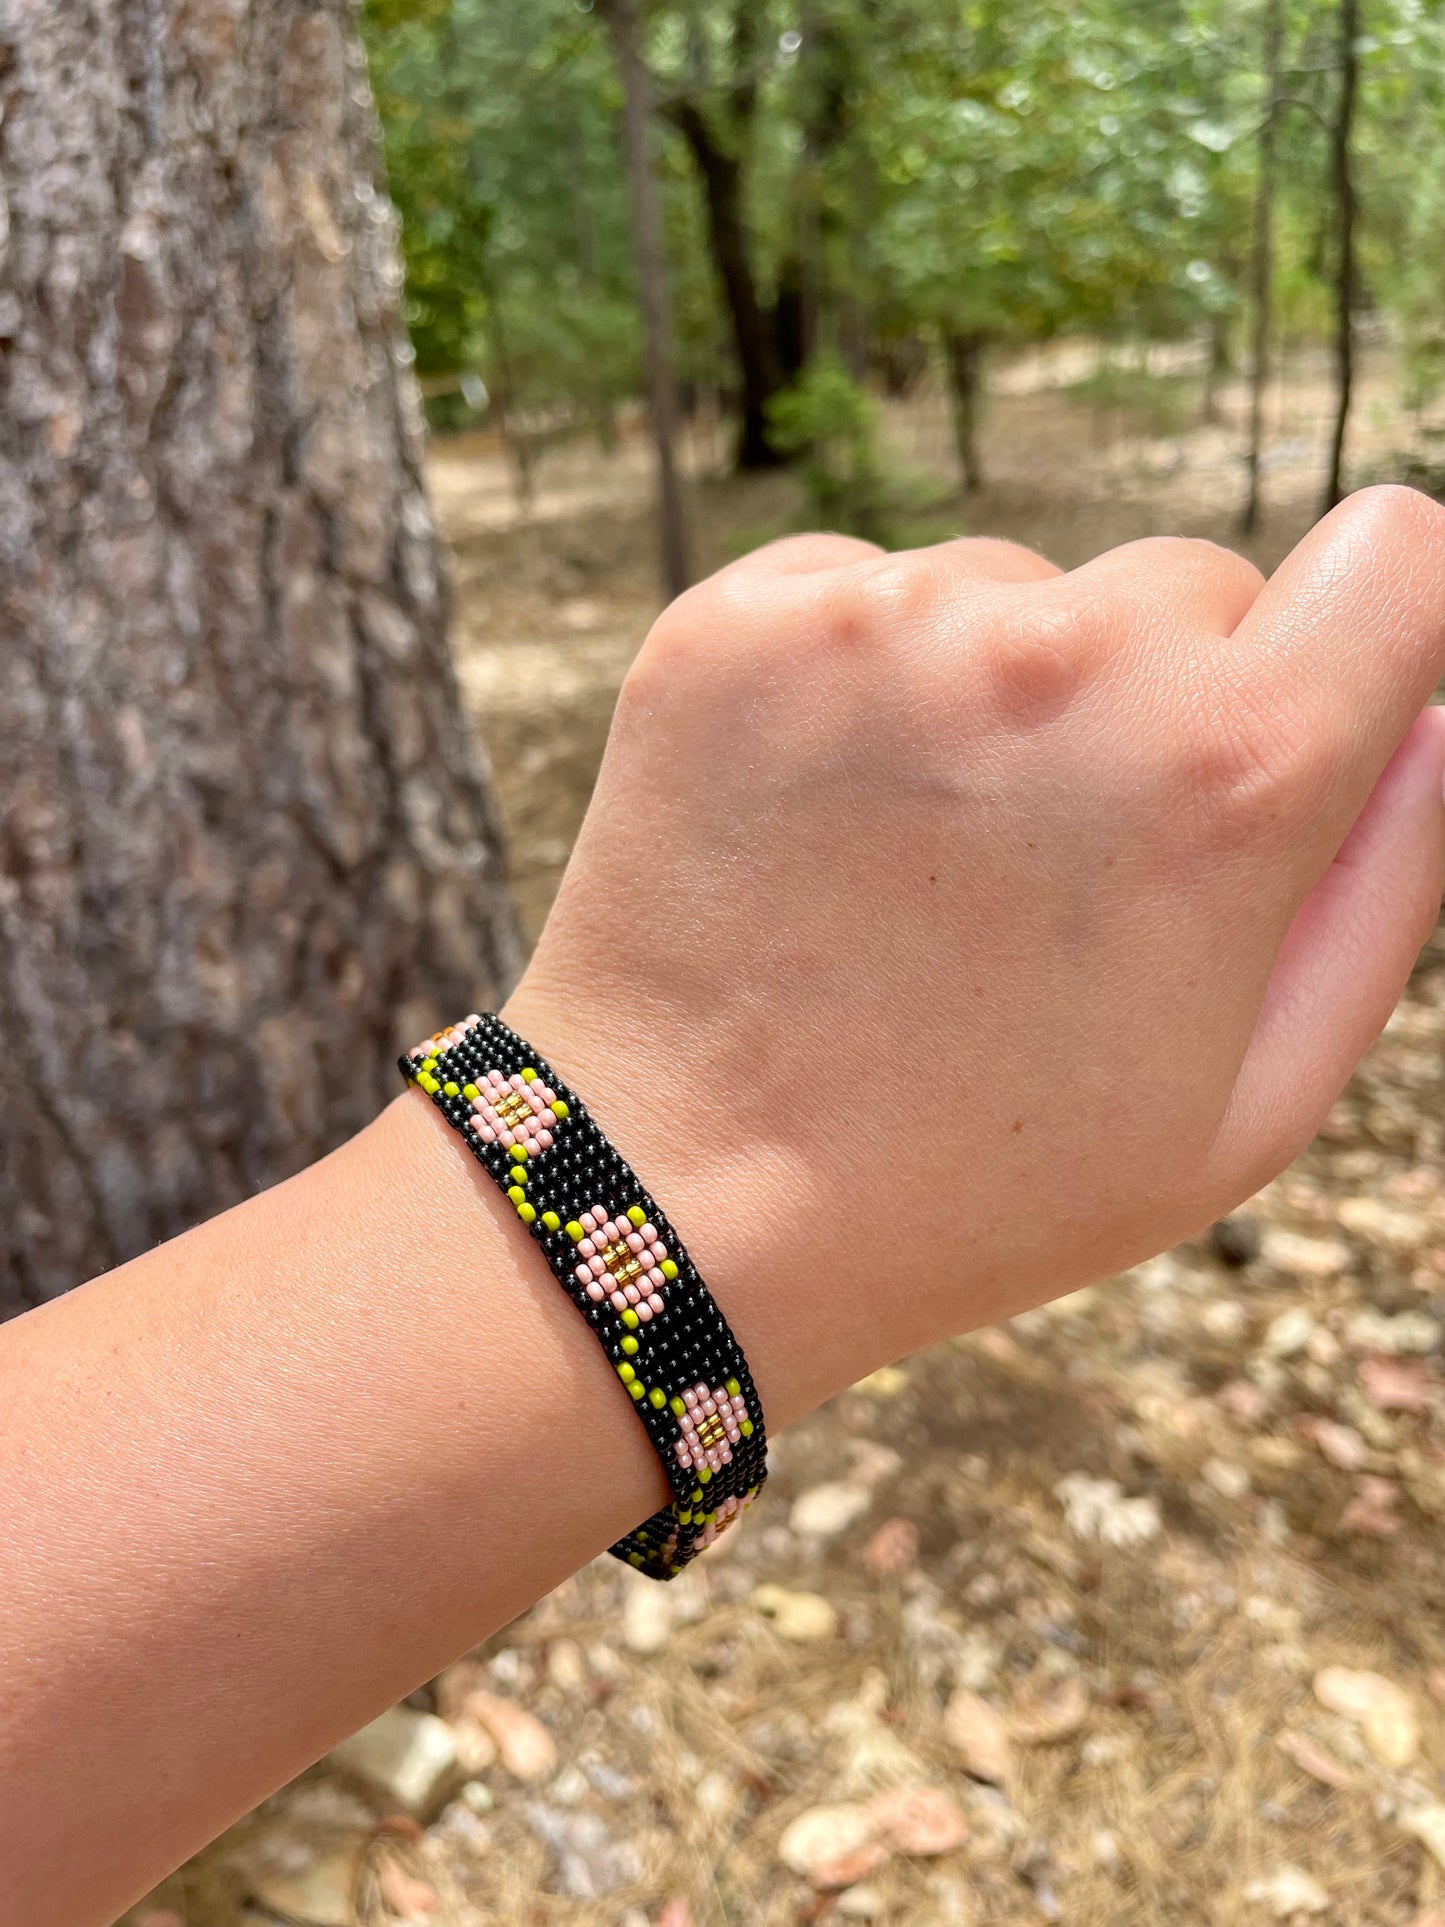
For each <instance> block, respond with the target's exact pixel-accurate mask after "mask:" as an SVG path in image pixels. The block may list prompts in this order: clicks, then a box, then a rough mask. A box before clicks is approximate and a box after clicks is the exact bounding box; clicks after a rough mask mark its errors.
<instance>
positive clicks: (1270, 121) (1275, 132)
mask: <svg viewBox="0 0 1445 1927" xmlns="http://www.w3.org/2000/svg"><path fill="white" fill-rule="evenodd" d="M1283 59H1284V0H1265V15H1264V87H1265V103H1264V118H1263V120H1262V121H1261V122H1260V129H1259V183H1258V187H1257V190H1256V194H1255V203H1254V263H1253V267H1254V276H1253V279H1254V340H1253V344H1252V349H1251V354H1250V370H1249V452H1248V454H1247V456H1246V457H1245V473H1246V475H1247V478H1248V492H1247V494H1246V496H1245V501H1244V508H1243V510H1242V511H1241V514H1240V518H1239V526H1240V531H1241V533H1242V534H1245V535H1252V534H1253V533H1254V531H1255V529H1256V528H1258V526H1259V514H1260V507H1261V497H1260V479H1261V461H1262V458H1263V454H1264V402H1265V393H1266V390H1267V388H1268V385H1269V359H1270V343H1271V337H1272V333H1273V322H1274V196H1275V181H1276V171H1277V162H1276V147H1277V142H1278V136H1279V92H1280V67H1281V64H1282V62H1283Z"/></svg>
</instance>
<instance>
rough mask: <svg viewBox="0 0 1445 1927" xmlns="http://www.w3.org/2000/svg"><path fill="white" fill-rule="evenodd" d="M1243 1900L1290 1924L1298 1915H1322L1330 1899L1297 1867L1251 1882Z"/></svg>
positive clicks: (1320, 1887)
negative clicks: (1249, 1901)
mask: <svg viewBox="0 0 1445 1927" xmlns="http://www.w3.org/2000/svg"><path fill="white" fill-rule="evenodd" d="M1244 1897H1245V1899H1246V1900H1253V1901H1255V1902H1257V1903H1258V1904H1259V1905H1261V1906H1264V1907H1268V1909H1269V1911H1270V1912H1271V1913H1272V1914H1273V1915H1274V1917H1275V1919H1276V1920H1291V1919H1293V1918H1294V1917H1295V1916H1296V1915H1297V1914H1322V1913H1325V1912H1326V1911H1327V1910H1328V1908H1329V1904H1330V1897H1329V1895H1328V1894H1327V1893H1326V1892H1325V1890H1324V1888H1323V1887H1322V1886H1321V1885H1320V1883H1319V1882H1318V1880H1314V1879H1312V1878H1311V1877H1310V1875H1309V1874H1307V1873H1305V1872H1304V1871H1303V1870H1302V1869H1301V1868H1299V1867H1288V1866H1285V1867H1276V1868H1275V1870H1274V1872H1273V1873H1272V1874H1269V1875H1267V1876H1266V1878H1264V1879H1263V1880H1251V1881H1250V1883H1249V1885H1248V1886H1247V1887H1246V1888H1245V1890H1244Z"/></svg>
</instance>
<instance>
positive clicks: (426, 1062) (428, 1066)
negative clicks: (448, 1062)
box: [421, 1057, 437, 1071]
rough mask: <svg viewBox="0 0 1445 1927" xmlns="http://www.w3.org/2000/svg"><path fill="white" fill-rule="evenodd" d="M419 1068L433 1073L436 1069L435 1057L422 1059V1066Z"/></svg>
mask: <svg viewBox="0 0 1445 1927" xmlns="http://www.w3.org/2000/svg"><path fill="white" fill-rule="evenodd" d="M421 1067H422V1069H423V1070H424V1071H434V1070H435V1069H436V1067H437V1060H436V1058H435V1057H424V1058H423V1059H422V1065H421Z"/></svg>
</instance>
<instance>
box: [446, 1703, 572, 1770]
mask: <svg viewBox="0 0 1445 1927" xmlns="http://www.w3.org/2000/svg"><path fill="white" fill-rule="evenodd" d="M466 1710H467V1712H468V1713H469V1714H470V1715H471V1717H472V1718H473V1719H474V1720H476V1721H477V1722H478V1723H479V1724H480V1725H482V1726H484V1727H485V1728H486V1730H487V1731H488V1733H490V1734H491V1736H492V1738H493V1740H494V1741H495V1742H496V1747H497V1753H498V1756H499V1757H500V1759H501V1762H502V1765H503V1766H504V1767H505V1768H506V1769H507V1771H508V1773H510V1774H511V1775H512V1777H513V1778H514V1779H517V1780H521V1781H523V1782H524V1783H525V1784H527V1785H531V1784H533V1783H534V1782H535V1781H538V1780H545V1779H547V1778H548V1776H549V1775H551V1774H553V1773H555V1772H556V1770H557V1742H556V1741H555V1740H554V1739H553V1738H552V1735H551V1734H550V1733H549V1732H548V1731H547V1729H546V1727H545V1726H543V1724H542V1722H541V1721H540V1720H539V1719H538V1718H537V1716H536V1714H535V1713H529V1712H528V1711H527V1709H526V1707H525V1706H519V1705H518V1704H517V1702H516V1700H509V1699H503V1698H502V1696H501V1694H499V1693H469V1694H468V1695H467V1706H466Z"/></svg>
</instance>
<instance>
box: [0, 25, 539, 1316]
mask: <svg viewBox="0 0 1445 1927" xmlns="http://www.w3.org/2000/svg"><path fill="white" fill-rule="evenodd" d="M374 159H375V155H374V148H373V126H372V114H371V104H370V98H369V95H368V92H367V85H366V72H365V68H364V65H363V64H362V60H361V55H360V51H359V49H358V47H357V45H356V43H355V41H354V39H353V37H352V14H351V9H350V7H349V6H348V5H347V4H345V0H248V4H247V5H246V6H244V7H242V8H239V9H237V8H234V7H231V6H229V5H226V4H221V3H220V0H196V4H193V5H188V6H185V7H178V8H159V7H156V6H153V5H151V4H150V3H149V0H83V3H79V4H76V5H74V6H65V7H43V6H42V7H34V6H28V5H25V4H11V3H10V0H6V4H0V178H3V180H4V182H5V190H6V199H7V202H8V210H9V233H8V245H6V246H4V247H3V248H0V317H3V330H4V336H5V352H4V354H3V355H0V504H3V512H0V734H3V738H4V742H5V756H4V759H3V763H0V1064H3V1067H4V1068H3V1072H0V1315H3V1314H4V1313H5V1312H9V1311H14V1310H16V1309H18V1308H19V1307H20V1306H22V1305H24V1304H27V1303H33V1302H35V1301H37V1300H39V1299H42V1298H47V1297H50V1296H53V1295H54V1294H55V1293H57V1292H59V1291H61V1290H63V1289H65V1287H67V1286H69V1285H72V1284H75V1283H77V1282H78V1281H79V1280H81V1279H82V1278H85V1277H86V1276H88V1275H89V1274H90V1273H92V1272H94V1271H97V1270H99V1269H101V1268H102V1267H104V1266H107V1265H111V1264H114V1263H116V1262H118V1261H119V1260H121V1259H124V1258H126V1257H129V1256H131V1255H133V1254H134V1253H136V1252H138V1251H140V1250H142V1249H144V1248H145V1247H147V1246H148V1245H151V1244H153V1243H155V1242H156V1241H157V1240H158V1239H160V1238H163V1237H166V1236H168V1235H170V1234H171V1233H173V1232H176V1231H179V1230H181V1229H182V1228H183V1227H184V1226H186V1225H187V1224H189V1223H192V1222H194V1221H195V1220H197V1219H199V1218H202V1217H204V1216H206V1215H207V1214H208V1213H210V1212H213V1211H215V1210H217V1209H219V1208H220V1207H221V1206H223V1205H226V1204H230V1203H232V1202H234V1201H235V1200H236V1199H238V1198H241V1197H244V1196H246V1195H247V1194H248V1193H250V1192H252V1191H254V1190H255V1189H256V1188H257V1187H258V1186H259V1185H264V1184H268V1183H270V1182H272V1181H274V1180H275V1179H277V1178H279V1177H282V1176H284V1175H285V1174H286V1173H287V1172H288V1171H291V1170H294V1169H296V1168H297V1167H299V1166H301V1165H303V1164H307V1163H309V1162H310V1161H311V1160H312V1159H314V1158H315V1157H317V1156H318V1155H319V1154H320V1153H321V1152H323V1151H325V1150H327V1149H328V1148H329V1147H330V1146H332V1145H334V1144H335V1143H336V1142H337V1141H338V1140H339V1139H340V1138H342V1137H343V1136H345V1135H347V1134H348V1133H350V1132H352V1131H354V1130H355V1129H357V1128H358V1127H359V1126H360V1125H361V1124H362V1123H364V1122H365V1121H366V1119H367V1118H368V1117H370V1116H371V1115H373V1114H374V1112H375V1111H376V1109H377V1108H378V1106H379V1105H380V1104H381V1102H382V1101H383V1100H384V1098H385V1097H386V1096H388V1095H389V1094H390V1093H391V1091H392V1089H393V1088H394V1081H395V1080H394V1074H393V1072H392V1068H391V1064H390V1061H389V1060H390V1058H391V1056H392V1053H393V1052H394V1051H395V1050H396V1049H397V1048H398V1046H399V1045H400V1044H401V1043H403V1042H404V1040H405V1039H406V1038H407V1037H408V1036H413V1035H416V1034H419V1033H420V1032H421V1031H422V1030H423V1029H424V1028H427V1027H429V1026H430V1024H432V1023H434V1022H435V1021H437V1020H438V1019H439V1018H440V1017H441V1015H442V1014H443V1013H444V1012H446V1011H455V1010H457V1009H462V1010H466V1009H468V1008H470V1007H471V1006H472V1005H473V1004H474V1003H475V1002H477V1001H478V1000H479V999H482V998H488V997H493V996H496V995H497V994H499V993H500V992H501V991H503V990H504V989H505V988H506V986H507V982H508V979H509V978H510V977H511V976H512V974H513V973H514V972H515V970H516V969H517V967H518V965H519V961H520V948H519V941H518V937H517V932H516V928H515V925H514V922H513V916H512V911H511V908H510V904H509V901H508V897H507V893H506V890H505V886H504V880H503V876H502V869H501V863H500V859H499V855H498V849H499V839H498V829H497V821H496V817H495V814H494V812H493V808H492V804H491V800H490V797H489V794H488V789H487V785H486V781H485V775H484V771H483V768H482V766H481V763H480V761H479V758H478V755H477V752H476V751H475V749H474V747H473V745H472V743H471V741H470V740H469V737H468V733H467V730H466V728H465V725H464V722H463V719H462V712H461V705H460V701H459V697H458V692H457V685H456V681H455V678H454V675H453V672H452V665H451V660H450V657H449V655H448V652H447V644H446V632H445V622H446V610H447V594H446V577H445V570H444V567H443V558H442V555H441V552H440V548H439V544H438V541H437V536H436V532H435V529H434V526H433V523H432V518H431V514H430V512H429V510H428V506H427V500H426V495H425V493H424V490H423V486H422V476H421V451H422V437H421V423H420V414H419V409H418V405H417V398H416V394H415V388H414V384H413V381H412V376H411V358H410V351H409V349H408V347H407V343H406V338H405V335H404V333H403V330H402V327H401V322H400V316H399V305H398V304H399V294H400V274H399V272H398V268H397V254H396V241H395V223H394V220H393V216H392V212H391V208H390V205H389V203H388V202H387V200H386V198H385V196H384V195H383V194H381V193H380V192H378V191H377V190H376V189H375V188H374V187H373V185H372V181H373V164H374Z"/></svg>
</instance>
